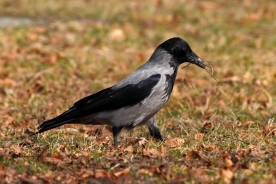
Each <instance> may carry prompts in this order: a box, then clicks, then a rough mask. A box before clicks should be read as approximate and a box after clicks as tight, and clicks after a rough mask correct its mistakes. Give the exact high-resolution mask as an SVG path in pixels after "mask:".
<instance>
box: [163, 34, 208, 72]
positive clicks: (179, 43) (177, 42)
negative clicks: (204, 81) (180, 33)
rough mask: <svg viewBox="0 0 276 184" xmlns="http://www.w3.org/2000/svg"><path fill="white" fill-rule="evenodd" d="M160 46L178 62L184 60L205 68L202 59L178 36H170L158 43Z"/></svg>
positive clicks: (180, 62)
mask: <svg viewBox="0 0 276 184" xmlns="http://www.w3.org/2000/svg"><path fill="white" fill-rule="evenodd" d="M159 48H162V49H164V50H166V51H167V52H169V53H170V54H171V55H173V56H174V57H175V58H176V59H177V61H178V62H179V64H182V63H184V62H189V63H193V64H195V65H197V66H199V67H201V68H205V64H204V62H203V60H202V59H201V58H200V57H198V56H197V55H196V54H195V53H194V52H193V51H192V49H191V48H190V46H189V44H188V43H187V42H186V41H185V40H183V39H181V38H178V37H175V38H171V39H169V40H167V41H165V42H163V43H162V44H160V45H159Z"/></svg>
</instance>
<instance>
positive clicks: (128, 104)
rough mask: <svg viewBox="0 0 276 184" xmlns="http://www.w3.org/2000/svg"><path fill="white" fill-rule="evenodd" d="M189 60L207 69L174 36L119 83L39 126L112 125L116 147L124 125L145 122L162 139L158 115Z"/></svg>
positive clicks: (182, 41)
mask: <svg viewBox="0 0 276 184" xmlns="http://www.w3.org/2000/svg"><path fill="white" fill-rule="evenodd" d="M184 62H190V63H193V64H196V65H198V66H199V67H202V68H205V64H204V62H203V61H202V60H201V59H200V58H199V57H198V56H197V55H196V54H195V53H194V52H193V51H192V50H191V49H190V47H189V45H188V43H187V42H185V41H184V40H182V39H181V38H171V39H169V40H167V41H165V42H163V43H162V44H161V45H159V46H158V47H157V49H156V50H155V51H154V53H153V54H152V56H151V57H150V59H149V60H148V61H147V62H146V63H145V64H144V65H142V66H141V67H139V68H138V69H137V70H135V71H134V72H133V73H132V74H130V75H129V76H127V77H126V78H125V79H123V80H122V81H121V82H119V83H118V84H116V85H114V86H112V87H110V88H107V89H104V90H102V91H99V92H97V93H95V94H92V95H90V96H87V97H85V98H83V99H81V100H79V101H78V102H76V103H75V104H74V105H73V106H72V107H71V108H70V109H69V110H67V111H65V112H64V113H62V114H61V115H59V116H57V117H56V118H53V119H51V120H48V121H45V122H44V123H42V124H41V125H40V126H39V127H38V132H36V133H35V134H37V133H41V132H44V131H46V130H49V129H52V128H55V127H58V126H61V125H64V124H72V123H76V124H92V125H96V124H97V125H109V126H111V127H112V131H113V137H114V147H115V149H117V148H118V142H117V137H118V134H119V133H120V131H121V130H122V128H124V127H125V128H133V127H135V126H138V125H144V124H146V125H147V126H148V128H149V132H150V134H151V136H153V137H154V138H157V139H159V140H161V141H162V140H163V138H162V136H161V134H160V131H159V129H158V127H157V124H156V121H155V114H156V113H157V112H158V111H159V110H160V109H161V108H162V107H163V106H164V105H165V104H166V102H167V101H168V99H169V97H170V94H171V92H172V89H173V85H174V81H175V77H176V74H177V69H178V67H179V65H180V64H182V63H184Z"/></svg>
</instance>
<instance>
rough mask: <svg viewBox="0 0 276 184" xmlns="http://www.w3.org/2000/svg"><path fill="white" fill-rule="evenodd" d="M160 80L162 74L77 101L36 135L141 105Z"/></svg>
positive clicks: (47, 123) (40, 127)
mask: <svg viewBox="0 0 276 184" xmlns="http://www.w3.org/2000/svg"><path fill="white" fill-rule="evenodd" d="M160 78H161V75H160V74H155V75H152V76H150V77H149V78H147V79H145V80H142V81H140V82H139V83H137V84H128V85H125V86H124V87H122V88H119V89H112V87H110V88H107V89H104V90H102V91H99V92H97V93H95V94H92V95H90V96H87V97H85V98H83V99H81V100H79V101H77V102H76V103H75V104H74V105H73V106H72V107H71V108H70V109H68V110H67V111H65V112H64V113H62V114H61V115H59V116H57V117H56V118H53V119H51V120H48V121H45V122H44V123H42V124H41V125H40V126H39V127H38V132H36V133H41V132H44V131H46V130H49V129H52V128H55V127H58V126H61V125H64V124H66V123H70V122H72V121H74V120H77V119H79V118H82V117H85V116H88V115H91V114H94V113H98V112H103V111H111V110H116V109H120V108H123V107H128V106H133V105H135V104H137V103H140V102H141V101H143V100H144V99H146V98H147V97H148V96H149V95H150V94H151V92H152V89H153V88H154V86H155V85H156V84H157V83H158V82H159V80H160Z"/></svg>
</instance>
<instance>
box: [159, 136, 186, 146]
mask: <svg viewBox="0 0 276 184" xmlns="http://www.w3.org/2000/svg"><path fill="white" fill-rule="evenodd" d="M184 142H185V141H184V139H182V138H177V137H176V138H172V139H168V140H166V141H165V143H164V145H165V146H168V147H180V146H181V145H182V144H183V143H184Z"/></svg>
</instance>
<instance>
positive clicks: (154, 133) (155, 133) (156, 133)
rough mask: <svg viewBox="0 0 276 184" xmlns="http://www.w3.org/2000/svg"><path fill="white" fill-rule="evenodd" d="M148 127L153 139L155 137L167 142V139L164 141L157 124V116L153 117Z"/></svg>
mask: <svg viewBox="0 0 276 184" xmlns="http://www.w3.org/2000/svg"><path fill="white" fill-rule="evenodd" d="M147 125H148V128H149V132H150V135H151V136H152V137H154V138H155V139H158V140H160V141H165V139H163V137H162V135H161V133H160V130H159V128H158V126H157V124H156V121H155V116H153V117H152V118H151V119H149V120H148V122H147Z"/></svg>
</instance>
